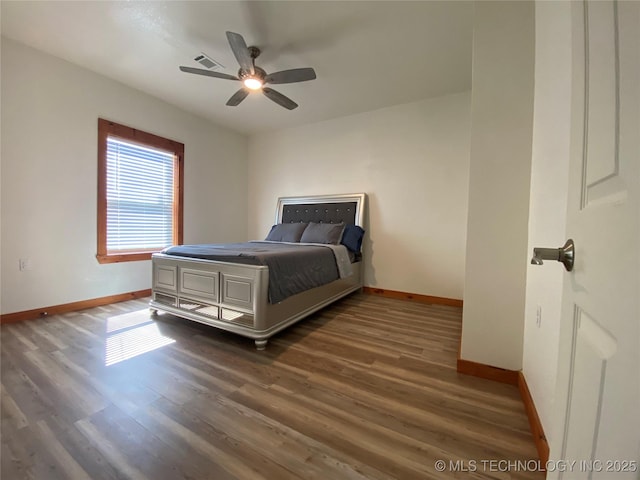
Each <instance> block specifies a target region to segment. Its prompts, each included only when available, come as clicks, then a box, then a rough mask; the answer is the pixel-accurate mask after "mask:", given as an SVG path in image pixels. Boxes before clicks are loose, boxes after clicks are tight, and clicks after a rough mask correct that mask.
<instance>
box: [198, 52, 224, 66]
mask: <svg viewBox="0 0 640 480" xmlns="http://www.w3.org/2000/svg"><path fill="white" fill-rule="evenodd" d="M194 60H195V61H196V62H198V63H199V64H200V65H202V66H203V67H205V68H208V69H209V70H220V69H222V68H224V66H223V65H222V64H221V63H218V62H216V61H215V60H213V59H212V58H210V57H208V56H207V55H205V54H204V53H201V54H200V55H198V56H196V57H195V58H194Z"/></svg>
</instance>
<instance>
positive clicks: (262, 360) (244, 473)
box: [1, 294, 544, 480]
mask: <svg viewBox="0 0 640 480" xmlns="http://www.w3.org/2000/svg"><path fill="white" fill-rule="evenodd" d="M460 324H461V309H459V308H456V307H446V306H437V305H424V304H419V303H412V302H407V301H403V300H395V299H388V298H382V297H378V296H374V295H366V294H354V295H351V296H349V297H347V298H346V299H343V300H342V301H340V302H338V303H336V304H334V305H333V306H331V307H328V308H326V309H324V310H322V311H321V312H319V313H317V314H315V315H313V316H311V317H310V318H308V319H306V320H303V321H302V322H300V323H298V324H297V325H295V326H293V327H290V328H289V329H287V330H285V331H284V332H281V333H280V334H279V335H277V336H275V337H274V338H272V340H271V341H270V342H269V344H268V345H267V349H266V350H265V351H262V352H258V351H256V350H255V348H254V345H253V341H252V340H249V339H245V338H243V337H239V336H236V335H233V334H230V333H226V332H222V331H219V330H217V329H213V328H210V327H206V326H204V325H199V324H196V323H193V322H189V321H186V320H182V319H179V318H177V317H174V316H172V315H167V314H161V315H160V316H158V317H157V318H156V319H154V318H152V317H150V315H149V312H148V310H147V305H146V300H145V299H143V300H132V301H128V302H123V303H118V304H113V305H109V306H107V307H98V308H94V309H91V310H85V311H82V312H76V313H71V314H65V315H57V316H52V317H48V318H42V319H39V320H32V321H25V322H21V323H16V324H8V325H3V326H2V329H1V333H2V336H1V341H2V350H1V355H2V364H1V367H2V373H1V384H2V385H1V411H2V441H1V447H2V450H1V463H2V471H1V474H2V478H3V479H5V478H6V479H23V478H34V479H46V480H49V479H125V478H126V479H153V480H161V479H171V480H175V479H216V480H219V479H234V478H235V479H243V480H244V479H268V480H280V479H296V478H310V479H323V480H325V479H326V480H329V479H330V480H337V479H402V480H405V479H429V478H496V479H505V478H527V479H528V478H531V479H534V478H536V479H541V478H544V474H543V473H541V472H533V471H527V470H532V464H533V462H528V463H525V462H526V461H529V460H531V461H533V460H536V459H537V454H536V449H535V446H534V443H533V439H532V437H531V434H530V432H529V425H528V422H527V418H526V416H525V412H524V407H523V404H522V401H521V399H520V396H519V393H518V390H517V388H516V387H514V386H510V385H504V384H500V383H495V382H491V381H488V380H483V379H480V378H474V377H468V376H464V375H459V374H457V373H456V370H455V367H456V355H457V348H458V342H459V337H460ZM437 460H444V461H445V464H444V465H445V469H444V471H443V472H439V471H438V470H437V467H438V466H439V464H436V461H437ZM507 460H508V461H511V462H516V461H521V462H520V464H516V463H511V464H509V463H507V462H506V461H507ZM490 461H491V462H493V463H489V462H490ZM499 461H500V462H499ZM474 462H475V463H474ZM518 465H519V466H518ZM455 470H457V471H455Z"/></svg>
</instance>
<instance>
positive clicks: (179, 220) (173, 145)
mask: <svg viewBox="0 0 640 480" xmlns="http://www.w3.org/2000/svg"><path fill="white" fill-rule="evenodd" d="M109 136H111V137H118V138H121V139H123V140H126V141H128V142H132V143H138V144H140V145H142V146H148V147H155V148H159V149H162V150H166V151H170V152H173V153H174V169H175V170H174V171H175V172H176V173H175V175H176V177H175V178H174V182H173V198H174V202H173V216H174V222H173V243H174V244H175V245H181V244H182V243H183V226H184V223H183V212H184V208H183V207H184V144H182V143H180V142H176V141H173V140H169V139H168V138H164V137H160V136H158V135H153V134H152V133H147V132H143V131H142V130H137V129H135V128H131V127H127V126H125V125H120V124H118V123H115V122H111V121H109V120H104V119H102V118H99V119H98V253H97V255H96V258H97V259H98V262H99V263H117V262H135V261H139V260H151V255H152V254H153V253H155V252H158V251H159V250H143V251H135V252H126V253H117V254H113V253H112V254H109V253H107V137H109Z"/></svg>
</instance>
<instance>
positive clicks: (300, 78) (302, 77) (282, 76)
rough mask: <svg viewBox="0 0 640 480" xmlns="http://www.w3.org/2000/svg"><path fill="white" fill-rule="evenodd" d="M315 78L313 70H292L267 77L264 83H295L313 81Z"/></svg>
mask: <svg viewBox="0 0 640 480" xmlns="http://www.w3.org/2000/svg"><path fill="white" fill-rule="evenodd" d="M315 78H316V71H315V70H314V69H313V68H294V69H292V70H282V71H281V72H274V73H272V74H270V75H267V76H266V78H265V79H264V83H296V82H306V81H307V80H315Z"/></svg>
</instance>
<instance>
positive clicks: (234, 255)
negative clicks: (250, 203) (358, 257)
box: [162, 242, 341, 303]
mask: <svg viewBox="0 0 640 480" xmlns="http://www.w3.org/2000/svg"><path fill="white" fill-rule="evenodd" d="M162 253H164V254H167V255H175V256H179V257H189V258H200V259H204V260H215V261H219V262H230V263H241V264H245V265H266V266H267V267H269V302H270V303H279V302H281V301H283V300H284V299H285V298H287V297H289V296H291V295H295V294H296V293H300V292H303V291H305V290H309V289H311V288H315V287H319V286H321V285H325V284H327V283H331V282H333V281H334V280H337V279H338V278H340V276H341V275H340V271H339V270H338V266H337V263H336V256H335V255H334V251H333V249H332V247H329V246H320V245H308V244H307V245H303V244H291V243H273V242H247V243H226V244H202V245H179V246H174V247H169V248H166V249H164V250H163V251H162Z"/></svg>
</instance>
